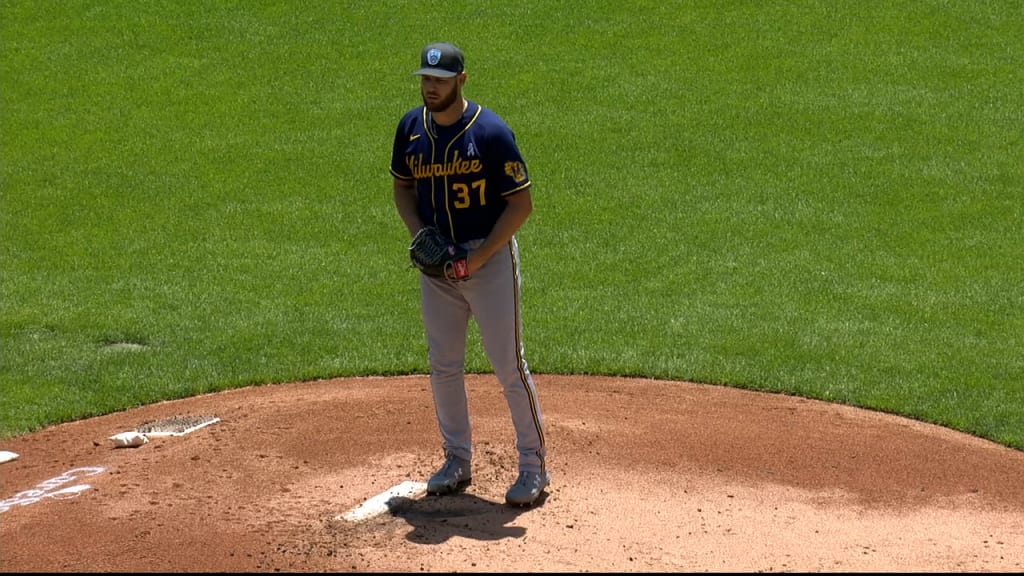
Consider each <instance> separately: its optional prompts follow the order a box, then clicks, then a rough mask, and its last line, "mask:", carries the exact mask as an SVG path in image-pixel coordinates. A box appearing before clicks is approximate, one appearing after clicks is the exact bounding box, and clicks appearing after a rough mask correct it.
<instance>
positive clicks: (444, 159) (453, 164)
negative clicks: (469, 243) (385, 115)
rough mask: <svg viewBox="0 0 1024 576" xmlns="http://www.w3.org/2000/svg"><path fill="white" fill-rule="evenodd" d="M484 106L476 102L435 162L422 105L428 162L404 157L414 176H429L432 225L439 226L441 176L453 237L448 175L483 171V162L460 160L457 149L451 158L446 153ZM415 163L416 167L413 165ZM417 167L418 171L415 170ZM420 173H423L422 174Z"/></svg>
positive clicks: (445, 211) (453, 224)
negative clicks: (436, 201)
mask: <svg viewBox="0 0 1024 576" xmlns="http://www.w3.org/2000/svg"><path fill="white" fill-rule="evenodd" d="M483 109H484V107H483V106H481V105H479V104H477V106H476V112H474V113H473V117H472V118H470V119H469V122H466V126H465V127H463V129H462V130H461V131H459V133H458V134H456V135H455V136H453V137H452V140H451V142H449V143H448V147H447V148H445V150H444V155H443V156H441V162H440V163H438V162H435V160H436V159H437V139H436V138H435V137H434V134H433V132H432V131H431V130H430V129H429V122H430V115H429V114H428V113H427V107H426V106H424V107H423V113H422V118H423V127H424V129H425V130H426V132H427V138H429V139H430V163H429V164H423V163H422V159H420V161H419V162H417V161H416V160H414V159H408V158H407V159H406V162H407V163H408V164H409V168H410V170H413V177H414V178H430V205H431V207H432V208H433V209H434V225H435V226H440V225H441V223H440V222H438V221H437V216H438V214H437V204H436V203H435V201H434V198H436V197H437V195H436V192H437V189H436V188H437V179H438V178H443V180H444V181H443V184H444V213H445V215H446V216H447V217H448V233H449V234H450V235H451V237H452V238H455V222H454V221H453V219H452V213H451V210H450V209H449V208H448V205H449V202H448V176H449V175H450V174H472V173H475V172H481V171H483V164H482V163H481V162H480V160H479V159H474V160H462V159H461V158H459V156H458V151H457V150H456V151H455V154H454V155H453V157H452V160H451V161H449V160H448V153H449V152H451V149H452V146H454V145H455V143H456V142H458V141H459V139H460V138H462V135H463V134H465V133H466V131H467V130H469V128H470V126H472V125H473V124H475V123H476V119H477V118H479V117H480V112H481V111H483ZM414 165H416V167H417V168H416V169H414V168H413V166H414ZM417 169H418V170H419V172H417ZM420 174H423V175H422V176H421V175H420Z"/></svg>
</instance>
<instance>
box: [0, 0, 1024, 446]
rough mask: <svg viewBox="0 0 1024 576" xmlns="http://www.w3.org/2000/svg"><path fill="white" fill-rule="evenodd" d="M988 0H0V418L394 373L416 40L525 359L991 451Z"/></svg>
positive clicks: (1005, 179)
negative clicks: (504, 180)
mask: <svg viewBox="0 0 1024 576" xmlns="http://www.w3.org/2000/svg"><path fill="white" fill-rule="evenodd" d="M1021 8H1022V4H1021V3H1020V2H1015V1H1011V2H984V1H979V2H946V1H940V0H933V1H925V0H922V1H914V2H910V1H907V2H898V1H897V2H881V1H867V2H861V1H858V2H852V1H849V2H845V1H838V2H814V1H810V0H793V1H786V2H783V1H778V2H742V1H741V2H717V1H703V2H633V3H624V4H622V3H611V4H607V3H599V2H580V1H576V2H562V3H558V2H540V1H527V2H520V3H513V4H509V3H504V2H503V3H498V2H483V3H480V2H468V1H466V2H419V3H403V2H321V3H314V4H313V5H309V4H307V3H299V2H294V3H278V2H260V1H245V2H241V1H239V2H198V1H174V2H170V1H169V2H127V1H124V2H122V1H95V2H86V1H70V2H58V1H56V0H54V1H52V2H35V1H28V0H14V1H11V0H5V1H4V2H3V3H2V4H0V163H2V164H0V178H2V179H0V186H2V188H0V306H2V308H0V312H2V316H0V354H2V356H0V393H2V396H0V400H2V403H0V438H2V437H10V436H12V435H18V434H23V433H26V432H30V431H33V430H37V429H39V428H41V427H44V426H47V425H50V424H54V423H58V422H64V421H69V420H75V419H79V418H84V417H88V416H94V415H99V414H104V413H108V412H111V411H116V410H121V409H125V408H129V407H132V406H138V405H141V404H145V403H149V402H155V401H158V400H162V399H171V398H180V397H185V396H190V395H194V394H199V393H205V392H211V391H216V390H224V389H229V388H234V387H239V386H246V385H252V384H265V383H275V382H289V381H295V380H305V379H315V378H328V377H335V376H353V375H362V374H404V373H424V372H426V370H427V365H426V348H425V344H424V342H423V338H422V330H421V326H420V321H419V310H418V297H417V283H416V281H415V273H414V272H413V270H412V269H411V268H410V267H409V266H408V261H407V257H406V251H405V247H406V244H407V242H408V238H407V235H406V232H405V230H404V227H403V226H402V225H401V223H400V221H399V219H398V217H397V215H396V214H395V211H394V208H393V205H392V204H391V182H390V176H389V175H388V171H387V166H388V162H389V159H390V158H389V155H390V146H391V138H392V136H393V133H394V127H395V123H396V122H397V120H398V118H399V117H400V116H401V114H402V113H403V112H404V111H405V110H407V109H408V108H410V107H412V106H415V105H417V104H418V103H419V97H418V84H417V82H416V80H415V78H414V77H412V76H410V74H409V72H411V71H412V70H413V69H414V68H415V67H416V65H417V64H418V56H419V50H420V48H421V47H422V46H423V45H424V44H426V43H428V42H431V41H435V40H439V39H445V40H450V41H452V42H454V43H456V44H459V45H460V46H462V47H463V48H464V49H465V51H466V54H467V69H468V71H469V81H468V83H467V94H468V96H469V97H470V98H471V99H474V100H477V101H479V102H481V103H483V104H485V105H487V106H490V107H491V108H493V109H495V110H496V111H498V112H499V113H500V114H501V115H503V116H504V117H505V118H506V120H507V121H508V122H509V123H510V124H511V125H512V126H513V128H514V129H515V131H516V134H517V137H518V140H519V142H520V145H521V147H522V149H523V152H524V155H525V157H526V159H527V161H528V163H529V167H530V175H531V178H532V179H533V181H534V183H535V188H534V203H535V212H534V215H533V216H532V217H531V219H530V221H528V222H527V224H526V226H525V227H524V229H523V230H522V231H521V233H520V235H519V239H520V245H521V247H522V250H523V266H524V285H523V289H524V301H525V307H524V312H523V314H524V322H525V337H526V347H527V348H526V352H527V357H528V359H529V360H530V365H531V368H532V370H533V371H534V372H536V373H588V374H616V375H636V376H649V377H657V378H666V379H677V380H693V381H699V382H705V383H714V384H723V385H729V386H737V387H743V388H749V389H756V390H764V391H769V392H778V393H786V394H796V395H801V396H807V397H812V398H818V399H823V400H828V401H833V402H840V403H844V404H851V405H856V406H862V407H865V408H871V409H876V410H882V411H886V412H892V413H895V414H901V415H905V416H909V417H912V418H916V419H920V420H923V421H927V422H932V423H936V424H940V425H944V426H948V427H951V428H955V429H958V430H962V431H964V432H967V433H970V434H974V435H977V436H980V437H983V438H987V439H990V440H993V441H995V442H999V443H1002V444H1005V445H1007V446H1011V447H1014V448H1017V449H1024V355H1022V350H1024V336H1022V335H1024V314H1022V310H1024V267H1022V266H1021V259H1022V255H1024V234H1021V232H1020V231H1021V228H1022V226H1021V224H1022V222H1024V220H1022V209H1021V205H1022V203H1024V196H1022V193H1021V190H1022V189H1024V175H1022V165H1024V163H1022V162H1021V159H1022V158H1024V153H1022V152H1024V150H1022V137H1021V134H1022V133H1024V130H1022V128H1024V122H1022V120H1024V118H1022V115H1024V112H1022V111H1024V78H1022V74H1024V73H1022V70H1024V34H1021V33H1020V32H1021V30H1022V20H1021V14H1022V12H1021ZM474 338H476V336H475V334H474ZM468 369H469V370H472V371H486V370H488V369H489V366H488V364H487V362H486V360H485V359H484V357H483V354H482V352H481V350H480V346H479V344H478V342H474V343H473V345H472V346H471V348H470V355H469V365H468Z"/></svg>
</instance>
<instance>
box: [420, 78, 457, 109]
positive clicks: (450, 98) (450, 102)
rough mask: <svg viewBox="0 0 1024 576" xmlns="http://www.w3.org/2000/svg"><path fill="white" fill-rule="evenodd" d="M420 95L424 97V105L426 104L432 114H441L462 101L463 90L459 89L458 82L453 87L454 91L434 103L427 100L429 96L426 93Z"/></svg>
mask: <svg viewBox="0 0 1024 576" xmlns="http://www.w3.org/2000/svg"><path fill="white" fill-rule="evenodd" d="M420 96H422V97H423V105H424V106H426V107H427V110H429V111H430V112H431V113H432V114H439V113H441V112H444V111H445V110H447V109H449V108H451V107H452V106H454V105H455V103H456V102H460V101H461V100H462V92H461V90H459V85H458V84H456V85H455V86H453V87H452V91H451V92H449V93H448V95H447V96H445V97H444V98H442V99H440V100H438V101H437V102H436V103H434V104H431V103H430V102H428V101H427V96H426V95H425V94H420Z"/></svg>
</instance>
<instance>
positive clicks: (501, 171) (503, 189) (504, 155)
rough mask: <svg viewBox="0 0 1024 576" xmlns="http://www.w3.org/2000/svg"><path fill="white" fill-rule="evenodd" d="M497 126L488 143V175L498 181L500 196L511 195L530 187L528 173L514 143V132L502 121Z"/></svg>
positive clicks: (517, 146)
mask: <svg viewBox="0 0 1024 576" xmlns="http://www.w3.org/2000/svg"><path fill="white" fill-rule="evenodd" d="M497 128H498V129H496V130H494V132H493V133H492V134H491V138H490V142H489V143H488V145H489V148H490V149H489V150H488V157H489V158H492V159H493V162H492V164H491V166H490V175H489V176H490V178H491V180H492V181H493V182H497V183H498V191H499V193H500V194H501V195H502V196H511V195H512V194H515V193H516V192H519V191H521V190H525V189H527V188H529V187H530V175H529V173H528V171H527V169H526V161H525V160H523V155H522V154H521V153H520V151H519V145H518V144H517V143H516V136H515V133H514V132H512V129H511V128H509V127H508V126H507V125H505V124H504V122H500V123H498V125H497Z"/></svg>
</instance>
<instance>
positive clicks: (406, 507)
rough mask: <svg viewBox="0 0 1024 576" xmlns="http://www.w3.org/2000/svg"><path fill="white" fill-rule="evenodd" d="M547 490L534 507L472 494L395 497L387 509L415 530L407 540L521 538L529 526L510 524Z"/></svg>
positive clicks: (441, 540) (538, 503)
mask: <svg viewBox="0 0 1024 576" xmlns="http://www.w3.org/2000/svg"><path fill="white" fill-rule="evenodd" d="M546 499H547V492H542V493H541V495H540V498H538V499H537V501H536V502H535V503H534V505H533V506H532V507H526V508H519V507H513V506H507V505H505V504H504V503H500V502H492V501H490V500H485V499H483V498H480V497H479V496H476V495H472V494H465V493H459V494H451V495H447V496H426V497H423V498H420V499H413V498H406V497H396V498H392V499H390V500H388V503H387V506H388V511H389V512H390V513H391V515H392V516H394V517H395V518H401V519H402V520H405V521H406V522H407V523H408V524H409V525H410V526H412V527H413V530H412V531H411V532H409V533H408V534H406V536H405V538H406V540H409V541H410V542H415V543H417V544H441V543H442V542H445V541H447V540H449V539H450V538H451V537H452V536H462V537H463V538H472V539H474V540H502V539H504V538H522V537H523V536H524V535H526V529H525V528H522V527H519V526H507V524H508V523H510V522H512V521H513V520H515V519H516V518H517V517H518V516H519V515H520V514H523V513H524V512H529V511H530V510H532V509H533V508H537V507H538V506H542V505H543V504H544V501H545V500H546Z"/></svg>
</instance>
